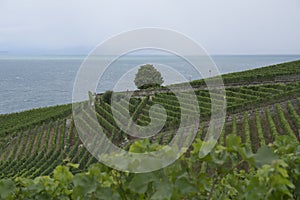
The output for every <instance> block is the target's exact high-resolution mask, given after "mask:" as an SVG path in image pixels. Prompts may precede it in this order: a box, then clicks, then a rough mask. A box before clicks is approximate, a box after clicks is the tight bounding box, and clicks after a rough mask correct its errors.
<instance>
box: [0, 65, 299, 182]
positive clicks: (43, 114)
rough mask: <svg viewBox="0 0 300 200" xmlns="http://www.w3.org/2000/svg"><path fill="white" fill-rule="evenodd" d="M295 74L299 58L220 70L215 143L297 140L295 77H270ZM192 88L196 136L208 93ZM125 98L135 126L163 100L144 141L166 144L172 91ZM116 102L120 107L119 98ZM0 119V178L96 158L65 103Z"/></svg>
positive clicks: (173, 116)
mask: <svg viewBox="0 0 300 200" xmlns="http://www.w3.org/2000/svg"><path fill="white" fill-rule="evenodd" d="M297 74H299V75H300V61H295V62H291V63H284V64H280V65H276V66H270V67H264V68H260V69H255V70H250V71H246V72H240V73H233V74H226V75H224V82H225V83H229V82H230V83H231V84H229V85H227V86H226V100H227V118H226V124H225V126H224V130H223V132H222V136H221V138H220V139H219V142H220V143H221V144H225V141H226V139H225V138H226V136H228V135H230V134H234V135H238V136H239V137H241V139H242V142H243V143H245V144H246V146H248V148H249V149H252V151H253V152H256V151H257V149H258V148H259V147H260V146H263V145H267V144H269V143H272V142H273V140H274V138H275V136H276V135H284V134H288V135H291V136H292V137H294V138H295V140H299V130H300V117H299V115H300V99H299V97H300V82H298V81H297V80H294V81H290V80H288V81H277V82H276V80H277V79H278V77H282V76H283V75H284V76H286V75H290V76H293V77H296V76H295V75H297ZM237 77H238V78H239V79H238V80H237ZM253 77H255V78H253ZM254 79H255V82H256V83H257V82H259V81H260V84H257V85H250V86H247V85H245V82H250V80H251V81H254ZM233 80H234V81H233ZM240 80H243V81H242V84H241V85H240V86H238V85H237V84H236V83H238V81H240ZM270 81H273V82H270ZM193 83H197V81H193ZM232 83H235V85H234V86H233V85H232ZM194 86H195V85H194ZM195 93H196V95H197V97H198V101H199V108H200V112H201V117H202V123H201V125H200V130H199V133H198V136H197V137H199V138H204V136H205V134H206V132H207V123H206V121H207V120H208V119H209V117H210V106H211V105H210V103H211V102H210V94H209V92H208V91H207V90H205V89H201V88H200V89H198V88H197V87H195ZM220 98H222V96H220ZM96 102H97V103H96V105H95V106H96V110H97V112H98V116H97V117H98V121H99V122H100V124H101V125H102V126H103V127H105V132H106V134H107V136H108V137H109V138H110V140H112V141H113V142H114V143H115V144H117V145H119V146H120V145H121V146H122V148H125V149H128V148H129V146H130V144H131V143H132V142H133V141H136V139H134V138H130V137H127V136H126V134H124V133H123V132H122V131H121V130H120V129H119V128H118V127H117V125H116V122H115V121H114V119H113V117H112V113H111V109H110V105H109V104H107V103H105V102H104V101H103V100H102V98H101V96H100V97H99V98H98V99H97V101H96ZM130 102H131V103H130V107H129V110H130V113H131V114H132V117H133V118H134V119H135V120H136V122H137V124H139V125H147V124H148V123H149V122H150V118H149V114H148V113H149V108H150V106H151V105H153V104H155V103H159V104H161V105H163V106H164V107H165V108H166V109H167V114H168V118H167V122H166V124H165V126H164V128H163V130H162V131H161V132H160V133H159V135H156V136H155V137H152V138H151V139H150V140H151V142H153V143H155V142H158V143H160V144H166V143H168V142H169V141H170V140H171V139H172V137H173V134H174V132H175V130H176V124H177V123H178V122H179V120H180V108H179V103H178V101H177V99H176V97H175V96H174V95H173V94H172V93H159V92H157V93H155V95H154V97H153V98H151V99H150V98H143V99H140V98H132V99H131V101H130ZM119 106H120V111H122V109H124V108H122V102H120V105H119ZM157 117H158V118H159V115H158V116H157ZM0 121H1V123H0V135H1V140H0V148H1V152H2V153H1V157H0V162H1V165H0V174H1V176H0V177H1V178H4V177H18V176H22V177H30V178H33V177H36V176H39V175H48V174H51V173H52V171H53V169H54V168H55V167H56V166H57V165H59V164H63V163H64V162H66V161H68V162H72V163H79V164H80V167H79V169H77V170H75V171H74V172H76V171H81V170H84V169H86V168H87V167H88V166H89V165H90V164H92V163H95V162H96V159H95V158H93V157H92V155H91V154H90V153H89V152H88V151H87V150H86V149H85V147H84V146H83V145H82V144H81V140H80V138H79V136H78V134H77V131H76V128H75V127H74V122H73V121H72V117H71V106H70V105H64V106H56V107H49V108H41V109H34V110H30V111H25V112H21V113H14V114H9V115H1V116H0ZM87 126H88V125H87ZM125 138H126V139H125ZM128 138H129V141H127V140H128ZM131 139H132V141H131Z"/></svg>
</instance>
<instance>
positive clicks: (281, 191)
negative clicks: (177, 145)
mask: <svg viewBox="0 0 300 200" xmlns="http://www.w3.org/2000/svg"><path fill="white" fill-rule="evenodd" d="M298 76H299V77H298ZM223 80H224V83H225V86H226V101H227V107H226V112H227V113H226V115H227V116H226V122H225V125H224V127H223V131H222V134H221V137H220V138H219V139H218V145H217V147H216V148H215V149H214V150H213V152H212V153H210V154H208V155H207V156H206V157H205V158H196V154H197V149H198V150H199V145H200V146H201V144H202V142H201V141H202V140H203V139H204V138H205V136H206V134H207V129H208V121H209V119H210V116H211V113H210V110H211V99H210V96H211V95H214V97H215V98H216V99H219V101H220V102H222V99H223V95H221V94H218V91H217V90H215V91H211V93H210V92H209V91H208V90H207V89H206V88H205V87H203V86H205V83H204V81H203V80H197V81H192V82H191V85H192V86H193V88H194V92H195V94H196V95H197V100H198V104H199V110H200V114H201V123H200V124H199V127H200V128H199V130H198V134H197V136H196V139H195V143H194V144H193V146H192V147H191V148H190V149H189V150H188V151H187V153H185V154H184V156H182V158H180V160H179V161H178V162H175V164H173V165H171V166H169V167H167V168H166V169H163V170H159V171H157V172H152V173H151V174H126V173H123V172H118V171H116V170H112V169H110V168H107V167H105V166H103V165H101V164H95V163H97V160H96V159H95V158H94V157H93V156H92V155H91V154H90V153H89V152H88V151H87V150H86V149H85V147H84V146H83V145H82V141H81V140H80V138H79V135H78V133H77V130H76V128H75V126H74V121H73V119H72V106H71V105H62V106H56V107H49V108H40V109H34V110H30V111H25V112H21V113H13V114H8V115H0V136H1V138H0V148H1V156H0V179H1V181H0V193H1V194H0V197H1V198H3V199H6V198H7V199H9V198H12V199H68V198H73V199H86V198H90V199H110V198H111V199H247V198H248V199H254V198H255V199H300V146H299V145H298V144H299V141H300V61H294V62H290V63H284V64H278V65H274V66H268V67H263V68H259V69H254V70H249V71H244V72H237V73H232V74H226V75H223ZM136 94H138V92H137V93H136ZM186 102H188V100H187V101H186ZM154 104H160V105H162V106H164V108H165V109H166V111H167V121H166V123H165V125H164V127H163V129H162V131H161V132H160V133H159V134H157V135H155V136H153V137H151V138H149V139H137V138H133V137H130V136H128V135H126V134H125V133H124V132H123V131H122V130H120V128H119V127H118V126H117V123H116V121H115V119H114V118H113V116H112V111H111V106H110V105H109V104H108V103H106V102H105V101H104V100H103V99H102V96H101V95H98V96H97V98H96V101H95V108H96V111H97V120H98V122H99V123H100V125H101V126H102V127H104V132H105V134H106V135H107V137H108V138H109V139H110V140H111V141H112V142H113V143H114V144H116V145H118V146H120V147H121V148H123V149H126V150H130V151H136V149H137V148H136V147H137V146H139V145H144V144H147V145H148V146H150V147H151V146H153V148H154V149H155V148H157V146H160V145H165V144H168V143H169V142H170V141H171V140H172V138H173V137H174V134H175V132H176V130H177V129H178V124H179V123H180V119H181V118H180V112H181V108H180V105H179V102H178V99H177V98H176V96H175V95H174V94H173V93H171V92H166V91H164V90H163V89H161V90H157V91H156V92H155V94H154V95H153V96H151V97H149V96H146V97H143V98H139V97H138V95H136V97H133V98H131V100H130V104H129V112H130V114H131V117H132V119H134V121H135V122H136V123H137V124H139V125H142V126H146V125H148V124H149V123H150V121H151V120H150V117H149V108H150V107H151V106H152V105H154ZM117 107H118V112H119V113H120V114H121V115H122V113H123V112H124V110H126V109H127V108H126V107H124V103H122V100H121V101H119V102H118V105H117ZM184 107H185V108H186V109H189V105H188V103H187V105H185V106H184ZM160 115H161V114H160V113H155V111H154V118H157V119H158V120H159V119H160V118H161V116H160ZM85 117H87V118H88V117H89V116H88V114H86V116H85ZM90 121H91V123H93V122H92V121H93V119H90ZM80 128H83V129H84V130H85V131H88V130H89V129H90V124H88V123H86V124H84V127H80ZM239 138H240V139H239ZM239 141H240V142H239ZM97 142H99V143H100V144H101V141H97ZM99 143H98V144H99ZM280 144H281V145H280ZM103 145H104V144H103ZM283 146H284V147H286V148H285V149H282V147H283ZM145 149H146V147H145ZM145 149H142V150H141V151H146V150H147V149H146V150H145ZM220 152H221V153H220ZM255 155H257V156H255ZM253 156H254V157H253ZM261 157H266V160H267V161H261V160H262V158H261ZM272 158H273V161H274V162H272V160H271V161H270V159H272ZM275 161H276V162H275ZM70 163H74V164H79V166H78V167H77V166H76V167H74V166H73V165H71V164H70ZM261 163H264V164H265V165H262V164H261ZM92 164H94V165H92ZM235 164H236V165H235ZM59 165H62V166H63V167H59V168H56V167H57V166H59ZM72 166H73V167H72ZM89 168H90V169H89ZM68 170H70V172H69V171H68ZM88 170H89V171H88ZM73 174H74V175H73ZM91 174H92V175H91ZM150 175H151V176H150ZM59 177H61V178H59ZM62 177H63V178H62ZM158 177H161V178H158ZM259 177H261V179H260V178H259ZM274 177H275V178H274ZM264 178H265V179H264ZM33 180H35V181H33ZM151 180H152V181H151ZM255 181H257V182H255ZM47 184H48V189H47V187H46V185H47ZM55 184H56V185H55ZM255 185H257V187H258V188H256V187H255ZM39 187H40V188H39ZM51 187H53V188H51ZM251 190H252V191H253V194H252V193H251V192H249V191H251ZM30 191H31V192H30ZM247 192H248V193H247ZM108 194H111V195H108ZM245 194H247V195H248V196H245ZM18 195H19V196H18ZM26 195H27V196H26ZM30 195H32V196H30ZM255 195H257V196H255Z"/></svg>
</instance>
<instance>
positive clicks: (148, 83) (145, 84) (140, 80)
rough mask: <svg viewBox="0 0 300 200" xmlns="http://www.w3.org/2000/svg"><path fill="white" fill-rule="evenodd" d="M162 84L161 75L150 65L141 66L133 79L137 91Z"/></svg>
mask: <svg viewBox="0 0 300 200" xmlns="http://www.w3.org/2000/svg"><path fill="white" fill-rule="evenodd" d="M163 82H164V80H163V77H162V76H161V73H160V72H159V71H158V70H157V69H156V68H155V67H154V66H153V65H151V64H146V65H142V66H141V67H140V68H139V70H138V73H137V74H136V76H135V79H134V83H135V85H136V86H137V88H138V89H147V88H155V87H159V86H160V85H161V84H163Z"/></svg>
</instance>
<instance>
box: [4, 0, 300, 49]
mask: <svg viewBox="0 0 300 200" xmlns="http://www.w3.org/2000/svg"><path fill="white" fill-rule="evenodd" d="M143 27H160V28H167V29H172V30H175V31H179V32H181V33H183V34H185V35H187V36H188V37H190V38H192V39H194V40H195V41H196V42H198V43H199V44H201V45H202V46H203V47H204V48H205V49H206V50H207V52H208V53H209V54H300V0H286V1H284V0H226V1H224V0H187V1H183V0H85V1H83V0H82V1H79V0H64V1H62V0H43V1H40V0H39V1H38V0H0V54H1V53H8V54H10V53H21V54H22V53H23V54H26V53H33V54H35V53H42V54H86V53H88V52H89V51H91V50H92V49H93V48H94V47H95V46H97V45H98V44H99V43H102V42H103V41H105V40H106V39H108V38H110V37H112V36H114V35H116V34H119V33H121V32H124V31H128V30H132V29H137V28H143Z"/></svg>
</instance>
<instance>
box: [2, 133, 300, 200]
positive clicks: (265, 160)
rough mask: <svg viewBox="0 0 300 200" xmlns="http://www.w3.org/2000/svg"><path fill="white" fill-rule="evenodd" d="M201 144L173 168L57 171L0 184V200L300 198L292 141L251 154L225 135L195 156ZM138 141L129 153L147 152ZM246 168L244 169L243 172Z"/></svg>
mask: <svg viewBox="0 0 300 200" xmlns="http://www.w3.org/2000/svg"><path fill="white" fill-rule="evenodd" d="M202 144H203V142H202V141H201V140H200V139H197V140H196V141H195V142H194V144H193V149H192V150H191V151H190V152H189V153H187V154H186V155H185V156H182V157H181V158H180V159H179V160H177V161H176V162H175V163H173V164H172V165H171V166H169V167H166V168H164V169H161V170H159V171H155V172H151V173H145V174H131V173H125V172H119V171H116V170H113V169H111V168H108V167H106V166H104V165H102V164H100V163H99V164H94V165H92V166H91V167H90V168H89V170H88V171H87V172H84V173H78V174H75V175H74V174H72V173H71V172H70V169H71V168H77V167H78V165H75V164H66V165H64V166H58V167H56V169H55V170H54V172H53V174H52V175H51V176H41V177H37V178H35V179H27V178H20V177H18V178H15V179H13V180H12V179H2V180H0V197H1V199H300V146H299V145H298V143H297V142H296V141H295V140H294V139H293V138H292V137H290V136H278V137H277V138H276V140H275V142H274V143H273V144H272V145H269V146H264V147H262V148H260V149H259V150H258V151H257V153H256V154H252V153H250V152H249V151H247V149H246V148H245V145H244V144H242V142H241V139H240V137H237V136H234V135H229V136H228V137H227V138H226V146H221V145H218V146H216V147H215V148H214V150H213V151H212V152H210V153H209V154H208V155H207V156H205V157H204V158H200V157H199V150H200V148H201V145H202ZM155 148H159V146H158V145H157V144H155V145H154V146H153V148H149V146H147V145H144V146H143V142H141V141H139V142H136V143H134V144H133V145H132V146H131V148H130V150H131V151H134V152H144V151H149V150H150V151H151V150H153V149H155ZM245 166H246V167H245Z"/></svg>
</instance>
